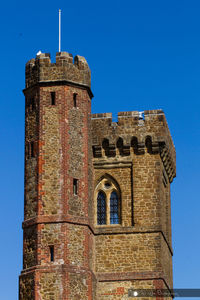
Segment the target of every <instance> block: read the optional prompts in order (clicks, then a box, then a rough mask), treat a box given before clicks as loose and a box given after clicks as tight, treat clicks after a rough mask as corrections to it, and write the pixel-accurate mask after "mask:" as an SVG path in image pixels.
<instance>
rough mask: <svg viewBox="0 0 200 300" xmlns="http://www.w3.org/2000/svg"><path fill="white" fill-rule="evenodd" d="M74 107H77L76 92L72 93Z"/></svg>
mask: <svg viewBox="0 0 200 300" xmlns="http://www.w3.org/2000/svg"><path fill="white" fill-rule="evenodd" d="M73 101H74V107H77V94H76V93H74V94H73Z"/></svg>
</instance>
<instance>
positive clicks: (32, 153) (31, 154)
mask: <svg viewBox="0 0 200 300" xmlns="http://www.w3.org/2000/svg"><path fill="white" fill-rule="evenodd" d="M30 151H31V153H30V157H34V154H35V153H34V142H31V144H30Z"/></svg>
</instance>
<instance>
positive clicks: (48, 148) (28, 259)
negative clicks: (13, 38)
mask: <svg viewBox="0 0 200 300" xmlns="http://www.w3.org/2000/svg"><path fill="white" fill-rule="evenodd" d="M24 95H25V98H26V120H25V131H26V132H25V206H24V222H23V232H24V243H23V271H22V273H21V276H20V292H19V293H20V295H19V299H20V300H33V299H35V300H39V299H40V300H41V299H43V300H45V299H46V300H47V299H48V300H61V299H62V300H66V299H94V297H93V290H94V288H93V285H94V275H93V273H92V270H91V263H92V262H91V257H92V255H91V252H92V248H93V238H92V233H91V230H90V229H89V223H90V222H91V220H90V219H91V211H90V207H92V205H91V203H90V202H91V200H92V199H93V197H92V147H91V137H90V135H91V128H90V127H91V98H92V92H91V89H90V69H89V67H88V64H87V62H86V60H85V59H84V58H83V57H80V56H76V57H75V58H74V62H73V57H72V56H71V55H70V54H68V53H66V52H60V53H57V55H56V63H51V60H50V55H49V54H44V53H42V54H40V55H37V57H36V59H31V60H30V61H29V62H28V63H27V64H26V88H25V90H24Z"/></svg>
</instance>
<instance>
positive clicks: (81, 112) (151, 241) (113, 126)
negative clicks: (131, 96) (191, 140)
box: [19, 52, 176, 300]
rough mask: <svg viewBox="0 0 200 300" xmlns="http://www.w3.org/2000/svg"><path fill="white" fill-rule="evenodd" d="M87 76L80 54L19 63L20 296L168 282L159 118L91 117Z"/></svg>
mask: <svg viewBox="0 0 200 300" xmlns="http://www.w3.org/2000/svg"><path fill="white" fill-rule="evenodd" d="M90 81H91V79H90V69H89V67H88V64H87V62H86V60H85V58H83V57H80V56H76V57H75V58H74V59H73V57H72V55H71V54H69V53H67V52H59V53H57V54H56V63H51V60H50V55H49V54H47V53H42V54H40V55H37V57H36V59H31V60H30V61H28V63H27V64H26V88H25V90H24V95H25V99H26V106H25V107H26V108H25V114H26V115H25V200H24V201H25V202H24V222H23V232H24V243H23V270H22V272H21V275H20V282H19V299H20V300H78V299H80V300H86V299H87V300H89V299H90V300H106V299H109V300H113V299H133V298H132V297H131V296H130V294H129V292H130V290H132V289H134V290H136V289H160V288H163V289H166V290H170V289H172V288H173V279H172V255H173V250H172V240H171V208H170V202H171V201H170V183H171V182H172V181H173V178H174V177H175V176H176V154H175V148H174V145H173V142H172V139H171V136H170V132H169V129H168V125H167V121H166V118H165V115H164V113H163V111H162V110H151V111H144V112H142V113H139V112H137V111H130V112H121V113H119V114H118V122H112V114H110V113H103V114H93V115H91V99H92V97H93V94H92V91H91V85H90ZM99 197H103V198H102V199H103V200H102V199H101V200H99V199H100V198H99ZM112 197H116V199H117V206H115V208H113V207H112V204H111V201H112ZM99 201H102V202H101V203H100V202H99ZM99 203H100V204H99ZM99 205H100V206H99ZM102 205H104V207H103V208H102ZM113 209H114V210H115V213H113V211H114V210H113ZM99 218H101V220H103V221H102V222H100V221H99V220H100V219H99ZM112 218H115V219H114V220H115V221H114V222H113V219H112ZM171 298H172V295H171V296H169V297H165V299H171ZM140 299H152V298H148V297H145V298H142V297H140ZM156 299H160V298H159V297H158V296H157V297H156Z"/></svg>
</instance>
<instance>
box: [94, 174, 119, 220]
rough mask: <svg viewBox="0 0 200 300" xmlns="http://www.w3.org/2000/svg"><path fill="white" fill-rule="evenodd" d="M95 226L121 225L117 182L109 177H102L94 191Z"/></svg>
mask: <svg viewBox="0 0 200 300" xmlns="http://www.w3.org/2000/svg"><path fill="white" fill-rule="evenodd" d="M95 199H96V200H95V202H96V214H97V217H96V223H97V225H114V224H120V223H121V193H120V188H119V185H118V184H117V182H116V181H115V180H114V179H113V178H112V177H111V176H109V175H107V174H106V175H105V176H103V177H102V178H101V179H100V180H99V182H98V184H97V186H96V189H95Z"/></svg>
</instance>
